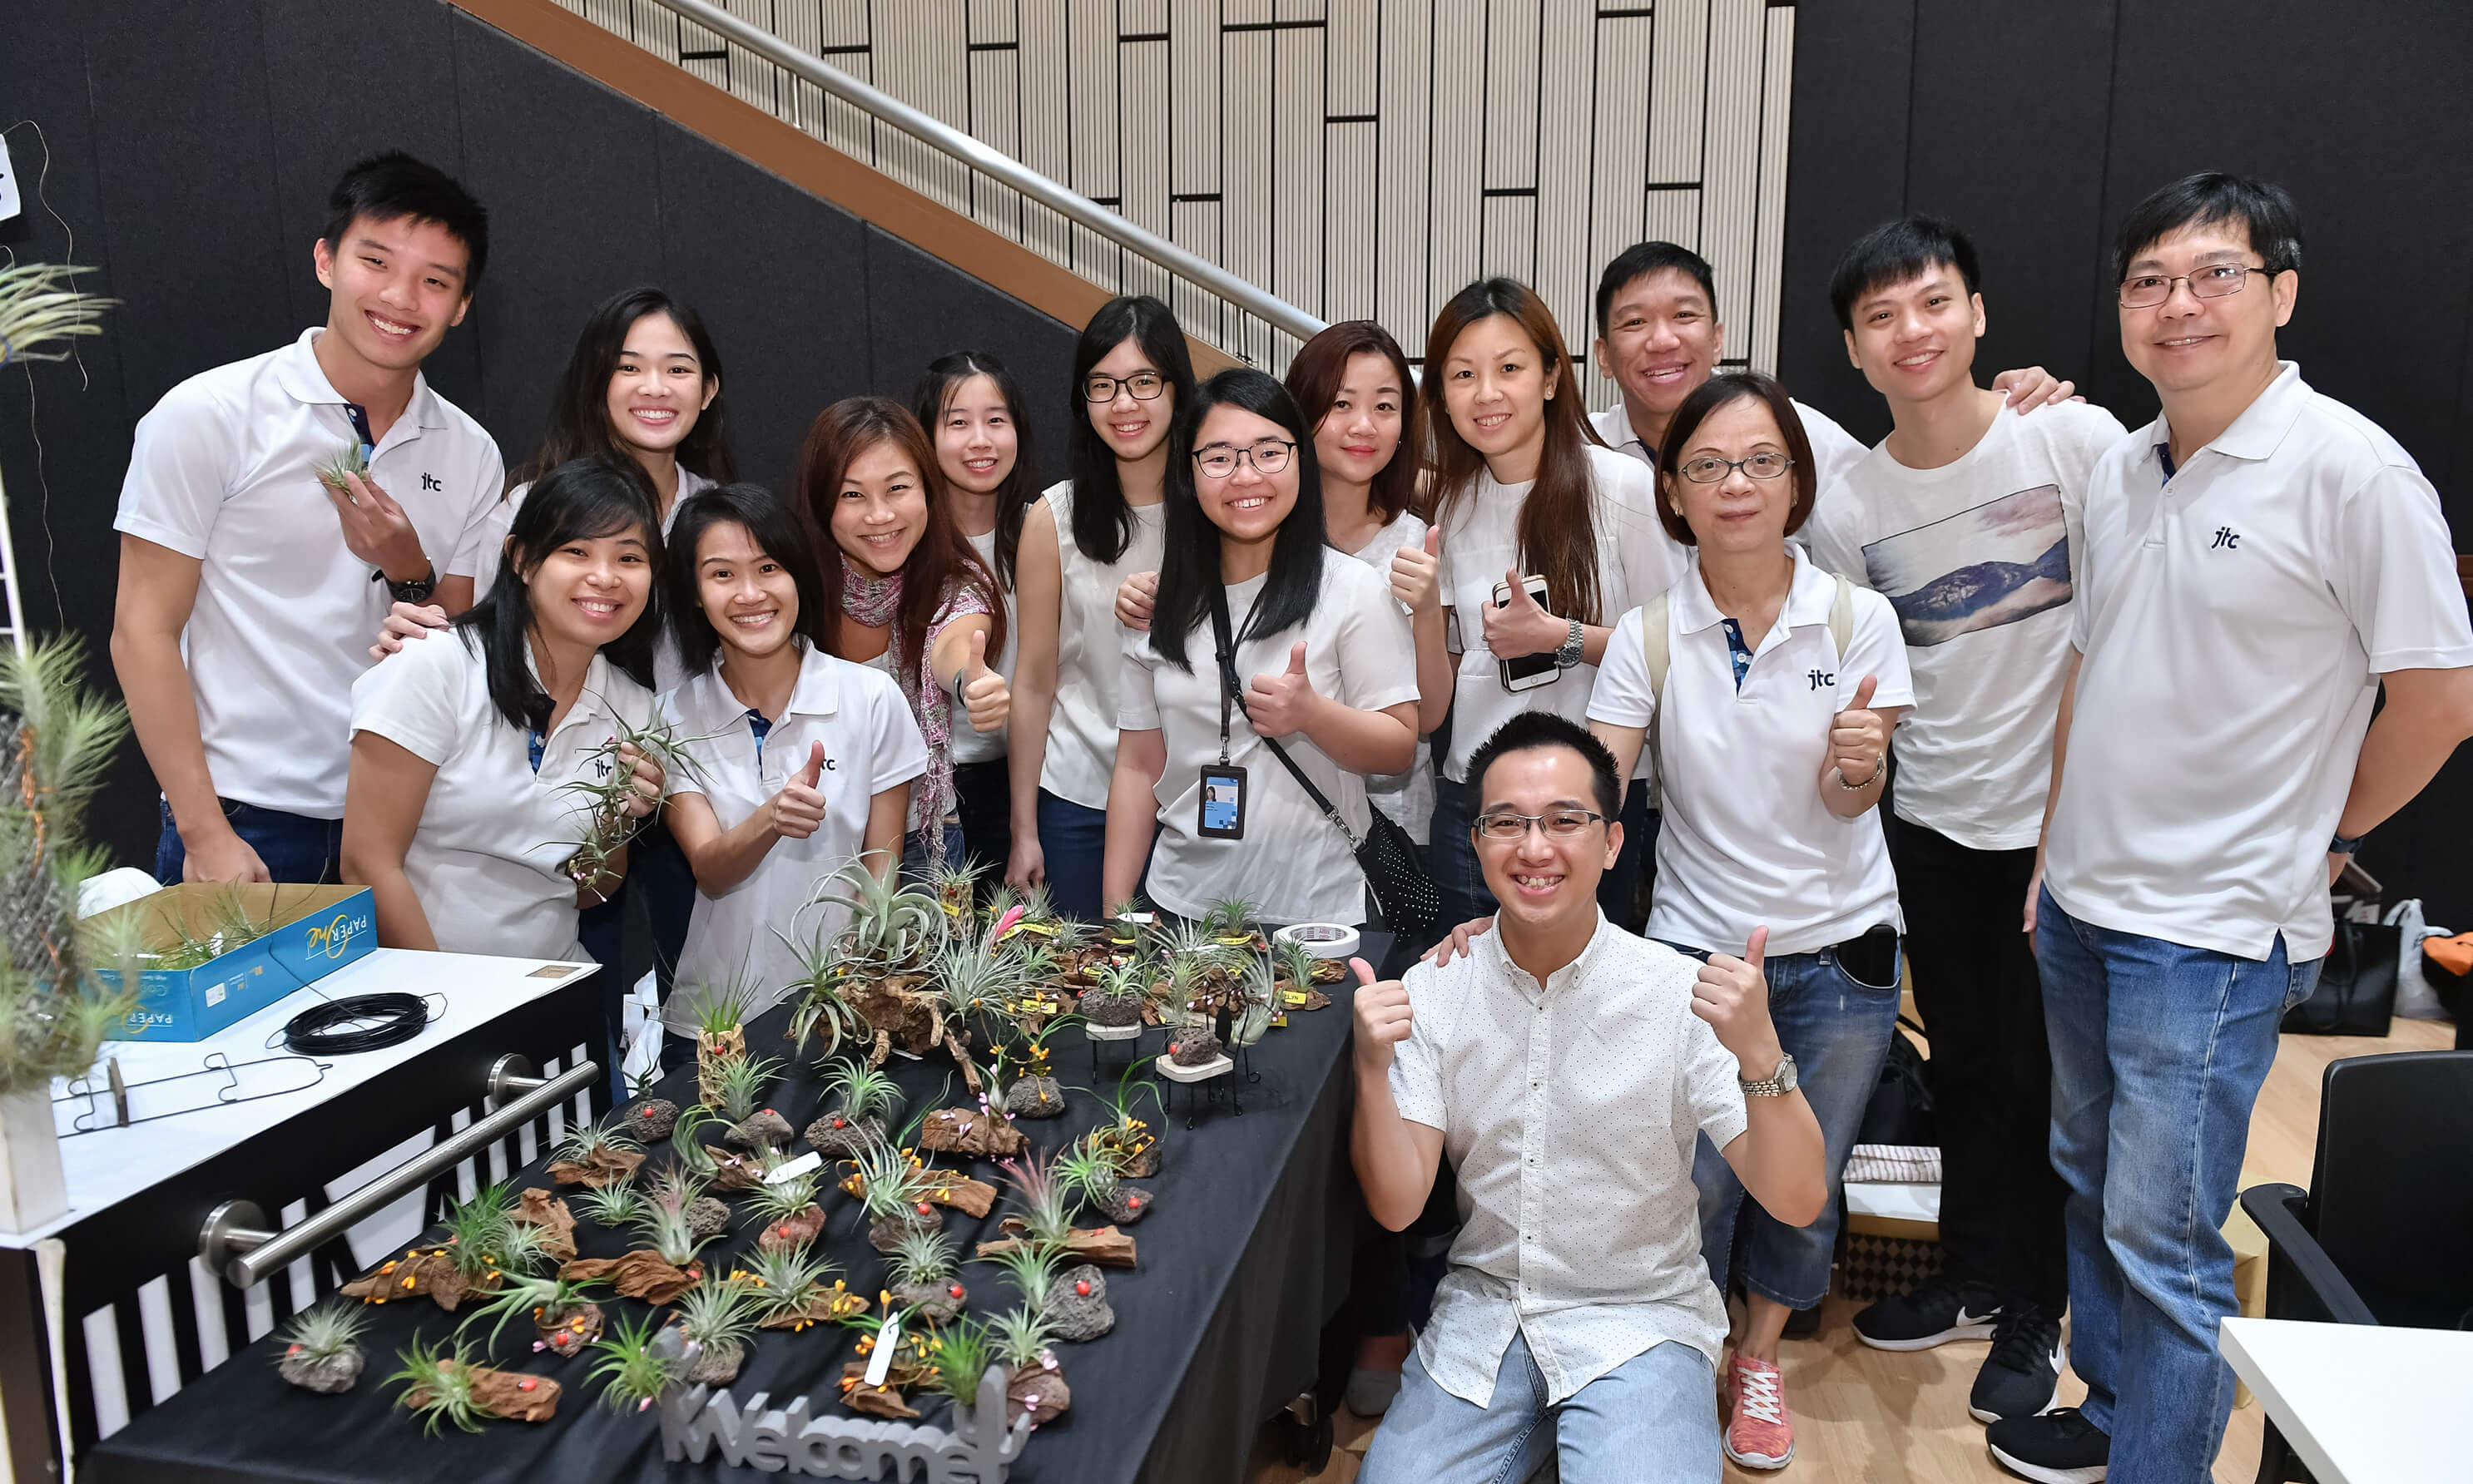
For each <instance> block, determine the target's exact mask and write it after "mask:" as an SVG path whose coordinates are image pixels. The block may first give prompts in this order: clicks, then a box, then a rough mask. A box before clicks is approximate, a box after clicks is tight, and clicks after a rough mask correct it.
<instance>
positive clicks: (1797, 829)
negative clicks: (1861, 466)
mask: <svg viewBox="0 0 2473 1484" xmlns="http://www.w3.org/2000/svg"><path fill="white" fill-rule="evenodd" d="M1788 550H1789V552H1792V554H1793V556H1794V584H1793V586H1791V587H1789V589H1788V591H1787V599H1786V602H1785V604H1784V605H1783V606H1781V607H1780V609H1779V610H1778V618H1777V622H1776V623H1775V624H1773V625H1772V626H1770V629H1769V632H1768V633H1767V634H1763V635H1761V637H1760V638H1759V639H1758V640H1757V641H1754V640H1753V639H1752V637H1751V635H1749V634H1745V635H1744V640H1745V642H1747V643H1750V644H1751V645H1752V662H1751V667H1750V668H1749V669H1748V670H1746V671H1745V672H1744V674H1743V683H1742V687H1741V689H1740V690H1739V689H1737V688H1736V685H1735V669H1734V661H1733V660H1732V659H1731V658H1729V656H1728V651H1727V645H1726V631H1725V615H1724V614H1722V613H1720V612H1718V611H1717V604H1716V603H1715V602H1713V601H1711V599H1710V597H1709V587H1708V585H1707V584H1706V583H1704V582H1703V581H1701V578H1700V566H1699V563H1698V562H1693V565H1692V569H1691V571H1690V573H1689V574H1687V575H1686V577H1685V579H1684V580H1683V581H1682V582H1679V583H1677V584H1675V585H1674V587H1673V590H1672V591H1671V592H1669V594H1668V595H1667V604H1666V626H1667V635H1668V648H1667V653H1668V656H1669V665H1668V670H1667V675H1666V696H1665V702H1666V710H1667V719H1666V721H1665V722H1664V723H1663V724H1661V725H1660V726H1659V727H1658V729H1657V731H1658V746H1659V749H1660V755H1659V761H1658V767H1659V769H1660V776H1661V777H1662V778H1664V780H1665V783H1664V790H1663V794H1662V796H1661V798H1662V802H1663V803H1664V805H1665V809H1666V823H1665V824H1664V826H1662V827H1660V829H1659V830H1658V834H1657V893H1656V896H1655V898H1653V899H1652V901H1651V903H1650V906H1649V911H1648V936H1650V937H1651V938H1662V939H1665V940H1667V941H1669V942H1671V943H1680V944H1686V945H1690V946H1692V947H1695V948H1702V949H1706V950H1708V951H1710V952H1715V953H1736V954H1740V953H1741V952H1742V951H1743V949H1744V947H1745V945H1747V944H1748V943H1749V942H1750V941H1751V933H1752V929H1753V928H1755V927H1759V926H1762V925H1764V924H1765V925H1766V926H1767V927H1768V930H1769V941H1768V952H1769V954H1770V955H1771V956H1772V957H1775V956H1777V955H1779V954H1785V953H1810V952H1813V951H1815V950H1817V949H1820V948H1825V947H1828V946H1829V945H1832V944H1837V943H1843V942H1845V941H1846V940H1847V939H1849V938H1855V937H1860V936H1861V934H1863V933H1864V932H1865V931H1867V930H1869V929H1870V928H1872V927H1873V926H1875V925H1876V924H1878V923H1882V922H1892V923H1896V924H1898V925H1899V927H1900V928H1901V930H1903V929H1904V926H1905V920H1904V919H1903V918H1902V917H1901V916H1900V915H1899V912H1898V879H1897V876H1896V874H1894V873H1893V872H1891V871H1890V869H1889V850H1888V846H1887V844H1886V843H1885V841H1884V839H1883V837H1882V834H1881V817H1880V812H1879V811H1878V810H1876V809H1866V810H1864V811H1863V812H1862V813H1861V814H1860V815H1858V816H1856V817H1855V818H1853V819H1851V820H1850V819H1840V818H1839V817H1838V816H1837V815H1835V814H1832V813H1830V812H1829V806H1828V805H1827V804H1826V803H1825V802H1822V800H1821V796H1820V790H1821V789H1822V787H1824V786H1827V787H1830V788H1835V787H1837V781H1836V780H1835V779H1831V780H1829V781H1828V782H1827V783H1826V784H1825V785H1824V783H1823V781H1822V779H1821V777H1820V770H1821V767H1822V765H1823V764H1824V763H1826V762H1827V761H1828V757H1829V724H1830V721H1831V720H1832V719H1833V718H1834V717H1836V716H1837V712H1838V711H1839V710H1841V709H1842V708H1844V707H1845V706H1851V705H1853V704H1854V700H1855V690H1856V687H1857V686H1858V685H1860V684H1861V682H1862V679H1863V677H1864V676H1866V675H1869V676H1872V677H1874V678H1875V679H1876V680H1877V681H1878V682H1879V684H1878V686H1877V688H1876V689H1874V691H1873V693H1872V704H1873V705H1874V706H1910V705H1912V704H1913V702H1914V688H1913V685H1912V683H1911V682H1910V681H1909V677H1908V672H1907V646H1906V641H1905V640H1904V639H1903V638H1902V637H1900V635H1899V634H1898V615H1897V612H1896V610H1893V609H1891V608H1890V607H1889V600H1888V599H1886V598H1884V597H1882V596H1881V595H1880V594H1879V593H1877V592H1871V591H1867V590H1864V589H1861V588H1858V589H1856V591H1855V593H1854V595H1853V596H1854V600H1855V605H1854V606H1855V623H1854V630H1853V634H1852V635H1851V636H1850V639H1849V642H1848V644H1847V647H1846V653H1845V654H1844V655H1843V656H1840V655H1839V654H1838V653H1837V641H1836V640H1835V639H1834V638H1832V637H1831V635H1830V633H1829V610H1830V609H1831V608H1832V607H1833V606H1834V605H1835V604H1836V602H1837V578H1835V577H1833V576H1831V575H1830V574H1829V573H1827V572H1824V571H1822V570H1820V569H1819V568H1818V567H1816V566H1813V564H1812V562H1810V560H1808V559H1807V558H1806V557H1805V556H1804V554H1803V553H1802V552H1801V551H1800V550H1798V549H1796V548H1794V547H1792V546H1789V547H1788ZM1641 611H1642V610H1639V609H1634V610H1632V611H1630V612H1628V613H1625V614H1624V615H1623V617H1622V622H1621V624H1620V625H1618V626H1617V627H1616V629H1615V636H1614V637H1613V638H1612V639H1611V640H1609V641H1607V644H1606V663H1605V667H1604V669H1603V670H1601V671H1600V672H1599V673H1598V675H1597V694H1596V695H1595V696H1594V697H1592V698H1591V700H1590V702H1589V719H1590V720H1591V721H1600V722H1607V723H1610V724H1612V725H1614V726H1618V727H1645V726H1647V725H1648V724H1649V720H1650V718H1651V717H1652V716H1653V715H1654V714H1655V713H1656V711H1657V701H1656V699H1655V698H1654V697H1653V696H1652V695H1651V694H1650V691H1649V684H1648V661H1647V658H1646V657H1645V656H1644V655H1643V654H1642V653H1641V643H1640V625H1641Z"/></svg>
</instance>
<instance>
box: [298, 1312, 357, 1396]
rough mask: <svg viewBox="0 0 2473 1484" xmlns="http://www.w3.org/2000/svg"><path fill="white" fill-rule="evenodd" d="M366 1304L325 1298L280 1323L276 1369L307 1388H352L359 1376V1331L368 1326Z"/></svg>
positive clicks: (319, 1389) (326, 1390)
mask: <svg viewBox="0 0 2473 1484" xmlns="http://www.w3.org/2000/svg"><path fill="white" fill-rule="evenodd" d="M369 1323H370V1311H369V1309H368V1307H367V1306H365V1305H363V1304H349V1303H346V1302H345V1301H343V1300H341V1299H328V1300H326V1301H325V1302H324V1303H323V1304H315V1305H312V1306H311V1307H309V1308H305V1309H302V1310H301V1311H300V1313H298V1314H295V1315H293V1316H292V1322H291V1323H290V1324H287V1325H285V1326H284V1327H283V1335H282V1339H283V1350H282V1352H281V1353H280V1354H278V1355H277V1356H276V1361H275V1366H276V1370H277V1371H279V1372H281V1373H282V1376H283V1378H284V1379H285V1380H287V1381H290V1382H291V1383H292V1384H293V1385H295V1386H299V1387H301V1388H303V1389H305V1390H309V1391H322V1392H328V1393H333V1392H341V1391H349V1390H351V1389H352V1383H353V1382H354V1381H356V1380H358V1379H360V1376H361V1363H362V1362H361V1347H360V1345H359V1343H358V1342H359V1340H360V1337H361V1331H362V1330H363V1329H366V1328H369Z"/></svg>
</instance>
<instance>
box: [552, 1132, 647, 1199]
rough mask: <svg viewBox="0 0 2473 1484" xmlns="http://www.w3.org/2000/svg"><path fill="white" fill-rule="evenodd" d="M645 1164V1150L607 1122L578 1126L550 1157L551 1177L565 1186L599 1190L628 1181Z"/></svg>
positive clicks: (561, 1141)
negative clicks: (584, 1186) (614, 1183)
mask: <svg viewBox="0 0 2473 1484" xmlns="http://www.w3.org/2000/svg"><path fill="white" fill-rule="evenodd" d="M643 1162H644V1148H643V1146H642V1145H641V1144H638V1143H636V1140H635V1139H633V1138H631V1137H628V1135H627V1133H626V1131H625V1130H623V1129H621V1128H617V1127H615V1126H613V1125H612V1124H606V1123H579V1124H577V1125H576V1126H575V1127H573V1128H571V1129H569V1130H567V1131H566V1137H564V1139H561V1140H560V1141H559V1145H558V1148H557V1150H556V1151H555V1152H553V1153H552V1154H551V1155H550V1161H549V1178H550V1179H552V1180H554V1181H556V1182H558V1183H559V1184H560V1185H588V1186H591V1187H592V1188H594V1189H598V1188H600V1187H601V1186H603V1185H609V1184H610V1183H612V1181H619V1180H625V1179H626V1178H628V1177H629V1176H631V1175H633V1174H635V1173H636V1166H637V1165H639V1164H641V1163H643Z"/></svg>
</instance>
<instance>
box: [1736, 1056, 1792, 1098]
mask: <svg viewBox="0 0 2473 1484" xmlns="http://www.w3.org/2000/svg"><path fill="white" fill-rule="evenodd" d="M1735 1081H1736V1082H1737V1084H1739V1085H1740V1086H1741V1088H1742V1089H1743V1096H1745V1097H1784V1096H1786V1095H1787V1094H1788V1093H1789V1092H1791V1091H1793V1090H1794V1089H1796V1087H1798V1086H1799V1085H1801V1083H1802V1081H1803V1079H1802V1078H1800V1077H1798V1076H1796V1075H1795V1070H1794V1053H1793V1052H1791V1051H1781V1052H1779V1053H1778V1065H1777V1070H1776V1071H1773V1072H1771V1073H1769V1074H1768V1075H1767V1076H1765V1077H1760V1078H1752V1077H1745V1076H1741V1075H1740V1074H1738V1075H1737V1076H1736V1078H1735Z"/></svg>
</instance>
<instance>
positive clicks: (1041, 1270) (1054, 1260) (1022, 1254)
mask: <svg viewBox="0 0 2473 1484" xmlns="http://www.w3.org/2000/svg"><path fill="white" fill-rule="evenodd" d="M972 1260H973V1261H976V1262H992V1263H994V1264H996V1266H997V1267H1000V1268H1002V1269H1004V1273H1005V1277H1006V1278H1007V1279H1008V1280H1009V1281H1011V1282H1012V1283H1013V1287H1014V1292H1016V1293H1018V1294H1020V1295H1021V1301H1022V1303H1024V1304H1029V1305H1031V1306H1032V1307H1034V1308H1037V1307H1041V1306H1043V1305H1044V1304H1046V1303H1047V1296H1048V1294H1049V1292H1050V1291H1051V1290H1053V1289H1054V1288H1055V1287H1056V1275H1057V1274H1059V1273H1061V1272H1063V1271H1065V1249H1064V1248H1062V1247H1059V1246H1051V1245H1049V1244H1047V1243H1045V1242H1038V1241H1019V1242H1015V1243H1012V1244H1011V1245H1009V1246H1006V1247H1003V1248H1000V1249H998V1250H997V1251H996V1252H994V1253H991V1254H989V1255H988V1256H987V1257H976V1258H973V1259H972Z"/></svg>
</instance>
